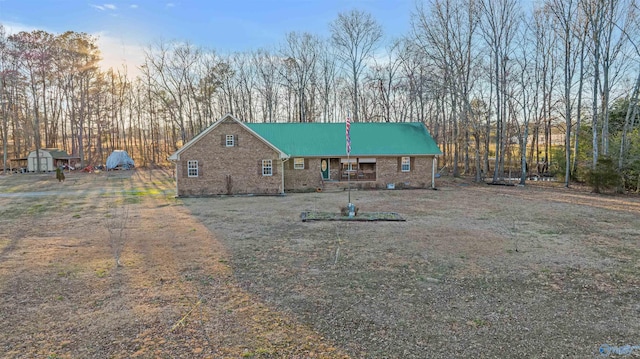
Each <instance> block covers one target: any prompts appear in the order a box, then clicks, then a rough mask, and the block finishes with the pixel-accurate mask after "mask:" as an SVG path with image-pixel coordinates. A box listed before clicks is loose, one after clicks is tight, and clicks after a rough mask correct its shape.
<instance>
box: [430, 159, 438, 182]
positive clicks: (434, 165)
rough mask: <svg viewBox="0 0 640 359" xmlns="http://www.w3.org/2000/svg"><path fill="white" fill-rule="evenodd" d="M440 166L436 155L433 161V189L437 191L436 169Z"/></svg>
mask: <svg viewBox="0 0 640 359" xmlns="http://www.w3.org/2000/svg"><path fill="white" fill-rule="evenodd" d="M437 166H438V158H437V157H436V156H435V155H434V156H433V160H432V161H431V189H436V167H437Z"/></svg>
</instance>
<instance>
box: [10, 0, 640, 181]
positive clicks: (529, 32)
mask: <svg viewBox="0 0 640 359" xmlns="http://www.w3.org/2000/svg"><path fill="white" fill-rule="evenodd" d="M637 12H638V4H637V2H636V0H544V1H541V2H536V3H535V4H534V5H533V8H523V6H522V4H521V2H520V1H518V0H426V1H423V2H418V3H417V4H416V7H415V9H413V10H412V12H411V30H410V31H409V32H408V33H407V34H405V35H404V36H402V37H401V38H397V39H391V40H385V38H384V32H383V28H382V26H381V25H380V24H379V22H378V21H377V20H376V19H374V18H373V17H372V15H371V14H369V13H367V12H365V11H361V10H352V11H348V12H345V13H340V14H338V15H337V17H336V18H335V19H334V20H333V21H332V22H331V23H329V24H328V30H329V34H330V36H328V37H326V38H325V37H322V36H320V35H317V34H310V33H304V32H303V33H300V32H295V31H293V32H290V33H288V34H286V36H285V38H284V39H282V41H281V43H280V44H278V45H274V46H272V47H270V48H267V47H265V48H260V49H255V50H252V51H248V52H241V53H231V54H221V53H218V52H216V51H215V49H212V48H204V47H201V46H196V45H194V44H192V43H190V42H188V41H171V42H163V41H159V42H156V43H154V44H151V45H149V46H147V47H146V48H145V56H144V62H143V63H142V64H140V65H139V66H137V70H138V71H137V75H136V76H135V77H131V76H130V75H129V74H128V71H127V68H126V67H125V66H124V65H123V66H122V67H120V68H110V69H107V70H104V69H101V68H100V66H99V61H100V56H101V54H100V49H99V48H98V46H97V45H96V42H97V39H96V38H95V37H93V36H91V35H88V34H85V33H78V32H74V31H69V32H65V33H62V34H51V33H48V32H46V31H41V30H38V31H31V32H20V33H16V34H10V35H9V34H7V33H6V31H5V30H4V28H3V27H0V102H1V105H2V106H1V116H2V129H1V131H0V132H1V136H0V138H1V139H2V143H3V148H2V152H3V154H4V156H5V157H7V156H8V157H9V158H19V157H24V156H25V155H26V154H27V153H28V152H30V151H32V150H34V149H39V148H43V147H54V148H61V149H65V150H67V151H68V152H69V153H72V154H74V155H77V156H78V157H80V158H81V159H82V162H83V165H84V164H99V163H104V161H105V159H106V156H108V154H109V153H110V152H111V151H112V150H114V149H124V150H127V151H128V152H129V153H130V154H131V155H132V157H134V159H135V160H136V161H137V163H138V164H139V165H142V166H148V165H163V164H166V162H167V160H166V158H167V156H168V155H169V154H171V153H172V152H174V151H175V150H176V149H178V148H179V147H180V146H181V145H182V144H184V143H185V142H186V141H188V140H190V139H191V138H193V137H194V136H196V135H197V134H198V133H199V132H200V131H202V130H203V129H204V128H206V127H207V126H208V125H210V124H211V123H212V122H213V121H215V120H216V119H217V118H220V117H221V116H222V115H224V114H226V113H231V114H233V115H234V116H236V117H237V118H239V119H241V120H243V121H247V122H343V121H345V118H346V117H347V116H350V117H351V119H352V121H354V122H357V121H367V122H402V121H421V122H423V123H425V125H426V126H427V128H428V129H429V131H430V132H431V134H432V136H433V137H434V139H435V140H436V142H437V143H438V145H439V146H440V148H441V149H442V150H443V153H444V155H443V157H442V159H441V160H440V166H441V167H443V168H444V169H447V170H449V171H451V173H453V174H454V175H460V174H475V176H476V179H478V180H480V178H481V177H482V176H484V175H486V176H490V177H492V179H493V181H500V180H501V179H502V178H504V177H505V176H507V174H508V173H509V172H513V174H512V175H513V176H517V177H520V179H521V181H522V183H524V179H525V177H526V176H527V175H528V174H529V173H530V172H532V171H534V169H535V168H539V166H538V164H544V166H546V167H544V168H551V169H553V171H554V173H555V174H556V175H558V176H560V177H561V178H564V179H565V184H566V185H567V186H568V185H569V181H570V179H580V178H581V177H582V178H583V177H584V176H585V173H586V172H587V171H588V170H590V169H594V168H596V166H597V164H598V162H599V160H600V159H602V158H605V159H613V161H614V162H615V164H616V170H617V171H620V172H621V173H624V174H625V176H626V177H628V178H629V179H632V178H633V176H639V175H640V163H638V158H640V143H639V142H640V135H639V134H638V110H637V102H638V92H639V88H640V61H639V60H640V53H639V49H638V46H637V45H638V44H636V42H635V39H636V38H638V36H637V35H638V33H639V32H638V29H639V26H638V25H639V23H638V20H639V19H638V17H637ZM353 141H354V142H355V141H357V139H353ZM5 166H6V164H5ZM632 182H633V181H628V183H632Z"/></svg>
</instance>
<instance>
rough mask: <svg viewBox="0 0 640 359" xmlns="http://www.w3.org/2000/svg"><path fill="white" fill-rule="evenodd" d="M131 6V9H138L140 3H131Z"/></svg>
mask: <svg viewBox="0 0 640 359" xmlns="http://www.w3.org/2000/svg"><path fill="white" fill-rule="evenodd" d="M129 7H130V8H131V9H137V8H138V5H137V4H131V5H129Z"/></svg>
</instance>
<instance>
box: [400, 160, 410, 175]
mask: <svg viewBox="0 0 640 359" xmlns="http://www.w3.org/2000/svg"><path fill="white" fill-rule="evenodd" d="M401 170H402V172H409V171H411V158H410V157H402V166H401Z"/></svg>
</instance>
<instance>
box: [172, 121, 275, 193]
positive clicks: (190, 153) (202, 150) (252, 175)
mask: <svg viewBox="0 0 640 359" xmlns="http://www.w3.org/2000/svg"><path fill="white" fill-rule="evenodd" d="M226 135H234V136H235V140H236V143H235V144H236V145H235V146H234V147H226V145H225V143H224V141H223V138H224V137H225V136H226ZM263 159H270V160H272V163H273V175H272V176H262V173H261V172H262V165H261V161H262V160H263ZM193 160H195V161H198V169H199V175H198V177H188V176H187V162H188V161H193ZM176 166H177V168H176V177H177V181H178V186H177V187H178V196H181V197H183V196H187V197H188V196H208V195H222V194H278V193H281V192H282V189H281V187H282V176H281V174H282V172H281V171H282V167H281V161H280V159H279V158H278V152H276V151H275V150H274V149H273V148H271V147H270V146H268V145H267V144H265V143H264V142H263V141H261V140H260V139H259V138H258V137H256V136H255V135H253V134H252V133H251V132H249V131H247V130H246V129H245V128H244V127H242V126H241V125H239V124H238V123H236V122H235V121H233V120H230V119H227V120H224V121H223V122H221V123H219V124H218V125H217V126H216V127H215V128H214V129H213V130H212V131H211V132H209V133H207V134H206V135H204V136H203V137H202V138H200V139H199V140H198V141H196V142H195V143H193V144H192V145H191V146H190V147H189V148H187V149H186V150H184V151H183V152H182V153H181V154H180V159H179V160H178V161H177V162H176Z"/></svg>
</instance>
